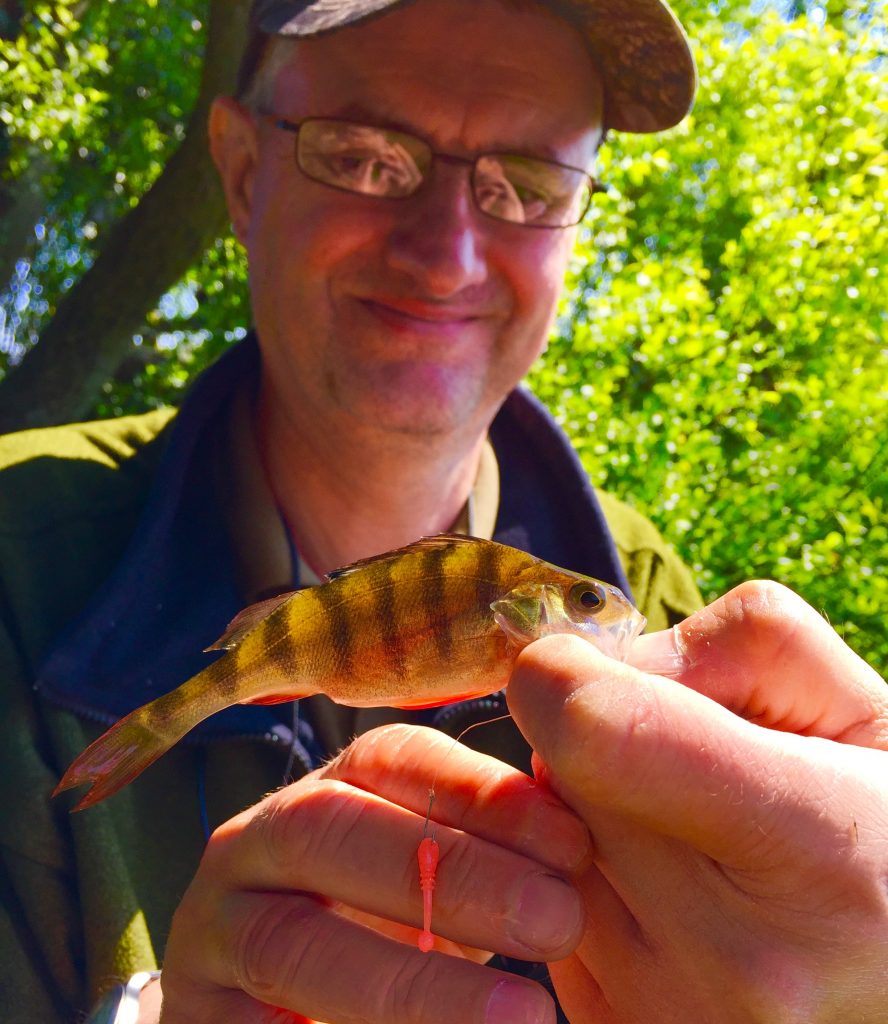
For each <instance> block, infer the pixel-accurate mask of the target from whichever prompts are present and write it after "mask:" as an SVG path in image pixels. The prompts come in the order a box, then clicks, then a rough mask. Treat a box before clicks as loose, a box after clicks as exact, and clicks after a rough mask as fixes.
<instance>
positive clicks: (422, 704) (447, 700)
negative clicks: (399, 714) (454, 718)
mask: <svg viewBox="0 0 888 1024" xmlns="http://www.w3.org/2000/svg"><path fill="white" fill-rule="evenodd" d="M493 692H495V691H493V690H479V691H478V692H477V693H464V694H461V695H460V696H459V697H442V698H441V699H440V700H428V701H423V700H420V701H416V702H415V703H411V702H409V701H401V703H399V704H392V705H391V706H392V707H393V708H404V710H405V711H422V709H423V708H441V707H443V706H444V705H445V704H458V703H459V702H460V701H463V700H474V699H475V698H476V697H487V696H488V695H489V694H490V693H493Z"/></svg>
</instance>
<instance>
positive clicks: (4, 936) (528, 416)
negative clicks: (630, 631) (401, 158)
mask: <svg viewBox="0 0 888 1024" xmlns="http://www.w3.org/2000/svg"><path fill="white" fill-rule="evenodd" d="M257 358H258V357H257V356H256V353H255V351H254V348H253V346H252V342H248V343H247V344H246V345H243V346H239V350H238V349H236V350H234V351H233V352H232V353H230V354H229V355H228V356H226V357H224V358H223V360H222V361H221V363H220V364H217V366H216V367H214V368H213V369H211V370H210V371H209V372H208V373H207V374H205V375H204V377H205V378H206V380H205V381H201V383H200V384H199V386H198V387H196V388H195V389H194V391H193V392H192V394H191V395H190V397H189V398H188V399H187V400H186V402H185V405H184V408H183V411H182V412H181V413H180V414H178V415H174V414H173V413H172V412H171V411H159V412H153V413H149V414H146V415H143V416H134V417H127V418H122V419H117V420H111V421H107V422H97V423H87V424H78V425H74V426H67V427H59V428H50V429H45V430H33V431H23V432H21V433H18V434H12V435H8V436H7V437H5V438H0V700H2V705H0V706H2V715H0V759H2V771H0V809H2V821H0V963H2V968H0V1016H2V1020H3V1021H4V1022H5V1024H19V1022H28V1024H36V1022H38V1021H39V1022H42V1024H46V1022H50V1021H58V1022H68V1021H73V1020H75V1019H77V1018H78V1016H79V1015H82V1013H83V1012H84V1011H86V1010H88V1008H89V1007H90V1006H91V1005H92V1004H93V1002H94V1001H95V999H96V997H97V995H98V993H100V992H101V991H102V990H103V989H105V988H107V987H109V985H110V984H112V983H113V982H114V981H115V980H117V979H119V978H121V977H126V976H128V975H130V974H132V973H133V972H135V971H137V970H143V969H153V968H155V967H156V966H157V965H158V963H159V962H160V960H161V958H162V955H163V949H164V944H165V940H166V936H167V932H168V929H169V924H170V919H171V916H172V913H173V910H174V909H175V907H176V905H177V904H178V902H179V900H180V899H181V897H182V894H183V892H184V890H185V888H186V887H187V885H188V883H189V880H190V879H191V877H192V875H193V873H194V871H195V868H196V866H197V863H198V861H199V859H200V856H201V853H202V850H203V847H204V844H205V837H206V834H207V830H208V829H209V828H212V827H215V826H216V825H217V824H219V823H221V822H222V821H224V820H226V819H227V818H229V817H231V816H232V815H233V814H235V813H236V812H238V811H239V810H241V809H243V808H244V807H246V806H249V805H250V804H252V803H254V802H255V801H256V800H257V799H259V798H260V797H261V796H262V795H263V794H264V793H266V792H268V791H269V790H272V789H274V788H276V787H277V786H279V785H280V784H281V783H282V781H283V773H284V771H285V768H286V766H287V764H288V762H289V761H291V760H292V758H291V748H292V754H293V755H294V756H295V761H296V771H295V774H297V775H298V774H300V773H302V772H304V771H307V770H309V769H310V768H311V767H312V765H313V764H315V763H317V761H318V759H319V758H320V757H322V756H324V754H325V753H326V752H325V751H323V750H321V749H319V748H318V745H317V742H316V741H315V740H314V739H313V735H312V731H311V728H310V725H309V724H308V723H301V724H300V726H299V730H298V731H297V733H296V734H294V733H293V732H292V730H288V728H287V725H286V720H285V719H284V718H281V717H280V715H281V712H280V710H276V709H270V708H258V707H251V708H241V707H238V708H233V709H229V710H228V712H223V713H221V714H220V715H219V716H216V719H218V721H211V722H208V723H205V726H206V728H205V729H203V730H202V731H201V729H200V728H199V729H198V730H197V731H196V734H195V735H194V736H193V737H189V738H188V740H187V741H183V742H182V743H180V744H179V745H178V746H177V747H176V748H174V749H173V750H172V751H171V752H170V753H168V754H167V755H165V756H164V757H163V758H162V759H161V760H160V761H159V762H158V763H157V764H156V765H154V766H153V767H152V768H151V769H149V770H148V771H146V772H145V773H144V775H143V776H141V777H140V778H139V779H137V780H136V781H135V782H134V783H133V784H132V785H130V786H128V787H127V788H126V789H124V790H123V791H121V792H120V793H119V794H117V795H115V796H114V797H112V798H110V799H109V800H107V801H106V802H104V803H102V804H99V805H98V806H96V807H93V808H90V809H89V810H87V811H84V812H82V813H79V814H73V815H72V814H70V813H69V808H70V807H71V806H72V803H73V800H71V799H69V797H70V796H71V794H66V795H64V796H63V797H60V798H58V799H55V800H54V799H52V798H51V793H52V790H53V787H54V786H55V785H56V783H57V782H58V779H59V777H60V775H61V773H62V772H63V771H64V769H65V768H66V767H67V765H68V764H69V763H70V761H71V760H72V759H73V758H74V757H75V756H76V755H77V754H78V753H79V752H80V751H81V750H82V749H83V748H84V747H85V746H86V745H87V744H88V743H89V742H90V741H92V740H93V739H95V738H96V736H98V735H99V734H100V733H101V732H102V731H103V730H104V729H105V728H106V727H107V725H109V724H110V723H111V722H112V721H114V720H115V719H116V718H117V717H119V716H120V715H121V714H123V713H125V712H126V711H127V710H130V709H131V708H132V707H135V706H137V705H138V704H141V703H143V702H144V701H145V700H147V699H150V698H151V697H152V696H154V695H156V693H157V692H163V690H165V689H169V688H171V686H173V685H175V684H176V683H177V682H181V681H183V680H184V679H185V678H187V677H188V676H189V675H190V674H192V672H193V671H196V669H197V668H198V667H200V664H201V662H200V657H201V655H200V651H201V648H202V647H203V646H206V640H207V638H214V637H215V636H216V635H218V634H219V633H221V632H222V627H223V626H224V624H225V622H226V621H227V619H228V618H230V617H231V613H232V611H233V610H236V609H237V607H238V600H239V599H238V595H237V593H236V588H235V587H234V586H233V584H232V583H231V579H230V577H231V572H230V563H231V561H232V559H231V554H230V552H228V551H227V550H226V547H225V546H226V543H227V542H226V540H225V532H224V529H223V527H222V525H221V519H222V517H221V516H219V515H218V514H217V513H218V507H219V505H220V504H221V503H224V487H223V494H222V495H220V493H219V483H218V479H217V476H216V475H214V473H213V472H211V471H210V470H209V469H208V466H209V465H210V464H211V463H213V462H214V459H213V458H212V457H210V455H208V453H209V452H211V451H212V449H213V439H214V436H215V433H216V429H215V427H216V425H217V419H218V416H219V415H220V414H221V412H222V411H223V410H224V408H225V407H226V404H227V402H228V401H229V398H230V392H231V388H232V387H233V382H235V381H237V380H240V379H241V378H242V377H243V376H244V375H245V374H250V373H252V374H255V372H256V364H257ZM491 436H492V440H493V444H494V448H495V450H496V452H497V458H498V461H499V463H500V475H501V480H502V484H501V486H502V493H501V516H500V518H501V520H502V521H501V522H500V523H498V526H497V533H496V535H495V539H498V540H503V541H504V542H506V543H515V544H516V545H517V546H525V547H526V548H527V550H532V551H534V553H537V554H540V555H541V556H542V557H546V558H547V559H548V560H550V561H553V562H556V563H557V564H562V565H566V566H568V567H570V568H574V569H576V570H578V571H583V572H589V573H590V574H591V575H597V576H600V577H601V578H610V580H611V582H614V583H616V584H617V585H622V586H627V585H628V586H629V587H630V588H631V591H632V593H633V594H634V596H635V599H636V602H637V603H638V605H639V607H640V608H641V610H642V611H643V612H644V614H645V615H647V617H648V619H649V629H660V628H664V627H666V626H668V625H670V624H672V623H673V622H675V621H678V620H679V619H681V618H683V617H684V616H685V615H686V614H688V613H689V612H691V611H692V610H693V609H694V608H696V607H698V606H699V603H700V598H699V594H698V593H697V590H696V588H695V586H694V584H693V582H692V580H691V578H690V574H689V573H688V571H687V570H686V569H685V568H684V567H683V566H682V564H681V563H680V562H679V561H678V559H677V558H676V556H675V555H674V554H673V553H672V551H671V550H670V549H669V548H668V547H667V546H666V545H665V544H664V542H663V541H662V539H661V538H660V537H659V535H658V534H657V533H656V531H655V530H654V528H653V527H652V526H651V525H650V523H648V522H647V520H645V519H644V518H643V517H641V516H640V515H638V514H637V513H636V512H634V511H632V510H631V509H630V508H629V507H628V506H626V505H624V504H622V503H620V502H619V501H617V500H616V499H614V498H612V497H610V496H607V495H603V494H598V495H597V499H596V497H595V496H594V495H593V493H592V491H591V489H590V488H589V487H588V483H587V482H585V478H584V477H582V479H581V475H582V474H581V470H580V469H579V464H578V462H576V459H575V457H574V456H573V454H572V453H571V452H570V450H569V448H568V446H567V444H566V442H565V441H564V439H563V437H562V436H561V435H560V432H559V431H558V430H557V428H556V427H555V425H554V423H552V422H551V420H550V419H549V418H548V416H547V414H545V412H544V411H543V410H542V409H541V408H540V407H539V406H538V404H537V403H535V401H534V400H533V399H531V398H530V397H529V396H528V395H527V394H526V393H524V392H519V393H516V395H514V396H512V398H510V400H509V402H507V406H506V407H504V411H503V413H501V414H500V417H499V418H498V421H497V424H495V426H494V429H493V430H492V435H491ZM551 489H554V490H555V491H556V492H557V493H554V494H552V495H547V494H544V493H528V492H529V491H538V490H539V491H546V490H551ZM599 503H600V504H599ZM602 509H603V513H604V518H602V514H601V512H602ZM604 519H606V522H607V527H609V530H610V536H608V530H607V528H606V527H605V526H604ZM183 523H185V525H184V526H183V525H182V524H183ZM581 533H585V534H587V535H588V536H583V537H578V536H577V535H578V534H581ZM608 566H610V569H608ZM596 569H597V570H598V571H597V572H596V571H592V570H596ZM623 570H625V574H626V575H625V576H623ZM180 624H181V626H182V628H181V629H179V625H180ZM180 634H181V635H180ZM476 703H477V702H476ZM489 706H490V705H489V702H488V705H487V707H488V708H489ZM476 713H477V709H473V708H471V707H470V708H468V709H467V710H466V714H465V715H463V716H462V717H460V710H459V709H457V713H456V714H454V713H453V712H452V711H450V712H449V713H447V714H446V715H445V717H447V721H446V722H445V721H444V718H440V717H439V719H437V720H435V721H431V720H430V719H429V718H428V717H426V718H423V717H421V716H420V717H417V718H416V719H415V720H417V721H430V722H431V724H439V725H442V726H444V727H447V728H449V729H452V731H454V732H455V731H456V730H457V729H458V728H461V727H462V726H463V725H464V724H465V721H466V720H467V718H470V717H471V716H472V715H473V714H476ZM425 714H426V715H429V714H433V713H431V712H426V713H425ZM437 714H439V715H441V714H442V713H440V712H438V713H437ZM489 715H490V711H489V710H487V711H486V714H485V717H489ZM226 716H227V717H226ZM448 716H449V717H448ZM448 723H449V724H448ZM509 726H511V723H507V726H506V728H500V730H499V731H497V729H496V727H491V729H490V730H489V732H490V734H491V736H490V739H489V741H488V749H490V750H491V751H492V752H494V753H496V754H498V755H500V756H503V757H507V758H509V759H510V760H512V761H513V763H519V764H526V763H527V758H526V749H524V748H523V747H521V748H520V749H519V746H520V744H519V742H518V739H517V732H516V731H513V730H511V729H510V728H509ZM487 731H488V730H482V731H481V732H487Z"/></svg>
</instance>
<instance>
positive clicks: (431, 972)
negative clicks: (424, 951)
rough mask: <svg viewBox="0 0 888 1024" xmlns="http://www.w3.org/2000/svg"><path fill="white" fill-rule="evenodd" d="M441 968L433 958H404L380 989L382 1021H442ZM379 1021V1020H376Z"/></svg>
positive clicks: (415, 1023) (411, 1023) (413, 1023)
mask: <svg viewBox="0 0 888 1024" xmlns="http://www.w3.org/2000/svg"><path fill="white" fill-rule="evenodd" d="M437 973H438V972H437V968H436V966H435V962H434V960H433V959H432V958H430V957H426V956H423V957H422V958H421V959H420V958H419V957H418V956H408V957H404V958H403V959H402V960H401V962H400V963H399V964H396V965H394V966H393V969H392V970H391V972H390V974H389V975H388V977H386V978H385V979H383V984H381V985H380V986H379V988H378V989H377V991H378V992H379V997H378V998H379V1005H378V1007H377V1012H378V1019H379V1020H390V1021H398V1022H400V1024H420V1022H423V1021H430V1020H437V1019H439V1018H440V992H439V991H438V989H437V986H436V983H435V981H436V977H437ZM374 1019H375V1018H374Z"/></svg>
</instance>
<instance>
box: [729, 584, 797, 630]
mask: <svg viewBox="0 0 888 1024" xmlns="http://www.w3.org/2000/svg"><path fill="white" fill-rule="evenodd" d="M725 600H726V601H727V602H729V607H730V609H731V611H732V612H734V614H736V616H737V617H738V618H739V619H740V620H741V621H742V623H743V625H744V626H745V627H747V628H749V629H751V630H754V631H755V633H756V634H757V635H771V636H780V637H785V636H786V635H787V634H791V633H792V632H794V631H795V629H796V628H797V626H798V624H799V621H800V619H801V618H802V617H803V616H804V615H805V613H806V611H809V609H808V606H807V605H806V604H805V602H804V601H803V600H802V598H801V597H799V595H798V594H796V593H795V591H792V590H790V589H789V587H785V586H784V585H783V584H782V583H777V582H775V581H774V580H747V581H746V582H745V583H741V584H739V586H737V587H735V588H734V589H733V590H732V591H730V593H729V594H727V595H726V598H725Z"/></svg>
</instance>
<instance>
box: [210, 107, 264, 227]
mask: <svg viewBox="0 0 888 1024" xmlns="http://www.w3.org/2000/svg"><path fill="white" fill-rule="evenodd" d="M208 129H209V137H210V154H211V155H212V157H213V163H215V165H216V169H217V170H218V172H219V177H220V178H221V179H222V187H223V188H224V190H225V199H226V201H227V203H228V216H229V217H230V218H231V226H232V228H233V229H234V233H235V235H236V237H237V238H238V240H239V241H240V242H241V243H245V241H246V237H247V228H248V226H249V223H250V214H251V210H252V205H253V180H254V177H255V173H256V160H257V158H258V148H257V140H256V125H255V122H254V121H253V118H252V117H251V115H250V113H249V112H248V111H247V109H246V108H245V107H243V106H242V105H241V104H240V103H238V102H237V100H234V99H232V98H231V97H230V96H217V97H216V99H214V100H213V105H212V106H211V107H210V120H209V125H208Z"/></svg>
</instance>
